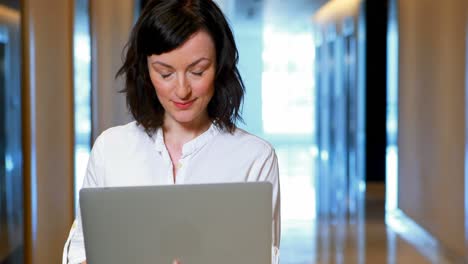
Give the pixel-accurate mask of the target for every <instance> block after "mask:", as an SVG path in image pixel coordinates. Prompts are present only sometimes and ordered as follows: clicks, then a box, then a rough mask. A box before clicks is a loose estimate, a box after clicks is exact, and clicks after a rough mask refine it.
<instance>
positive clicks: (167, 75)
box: [160, 73, 172, 79]
mask: <svg viewBox="0 0 468 264" xmlns="http://www.w3.org/2000/svg"><path fill="white" fill-rule="evenodd" d="M160 75H161V77H162V78H163V79H166V78H169V76H171V75H172V73H166V74H163V73H160Z"/></svg>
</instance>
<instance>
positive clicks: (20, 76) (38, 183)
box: [0, 0, 468, 264]
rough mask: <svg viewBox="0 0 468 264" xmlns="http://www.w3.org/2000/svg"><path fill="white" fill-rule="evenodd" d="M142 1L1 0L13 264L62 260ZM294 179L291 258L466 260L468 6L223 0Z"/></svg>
mask: <svg viewBox="0 0 468 264" xmlns="http://www.w3.org/2000/svg"><path fill="white" fill-rule="evenodd" d="M146 2H147V1H145V0H99V1H97V0H96V1H92V0H60V1H58V0H55V1H54V0H0V264H22V263H27V264H30V263H59V261H60V259H61V258H62V251H63V246H64V242H65V240H66V238H67V235H68V231H69V228H70V226H71V224H72V222H73V219H74V216H75V212H76V210H77V209H76V205H77V199H78V191H79V189H80V188H81V183H82V180H83V176H84V173H85V168H86V164H87V160H88V156H89V152H90V149H91V147H92V145H93V142H94V139H95V138H96V137H97V136H98V135H99V134H100V133H101V132H102V131H103V130H105V129H107V128H109V127H111V126H115V125H120V124H124V123H126V122H128V121H130V120H131V117H130V115H129V113H128V112H127V109H126V106H125V99H124V97H123V96H122V95H121V94H119V93H118V92H117V91H118V90H120V89H121V88H122V87H123V83H122V80H120V79H117V80H116V79H115V78H114V76H115V73H116V72H117V70H118V68H119V67H120V65H121V63H122V49H123V48H124V45H125V43H126V41H127V39H128V36H129V32H130V29H131V27H132V25H133V23H134V22H135V20H136V17H137V16H138V15H139V13H140V11H141V8H142V7H143V6H144V5H145V4H146ZM216 2H217V3H218V5H219V6H220V7H221V9H222V10H223V12H224V13H225V14H226V16H227V17H228V20H229V22H230V25H231V27H232V29H233V31H234V34H235V38H236V42H237V45H238V49H239V55H240V61H239V69H240V72H241V75H242V77H243V79H244V82H245V85H246V91H247V94H246V98H245V102H244V106H243V112H242V113H243V117H244V120H245V123H243V124H239V126H240V127H241V128H243V129H246V130H247V131H249V132H251V133H253V134H256V135H258V136H260V137H262V138H265V139H266V140H268V141H269V142H271V143H272V144H273V145H274V147H275V149H276V153H277V155H278V159H279V165H280V177H281V195H282V197H281V199H282V200H281V203H282V236H281V249H280V250H281V251H280V252H281V256H280V263H285V264H293V263H297V264H299V263H323V264H327V263H359V264H361V263H372V264H373V263H409V264H413V263H468V170H467V169H466V168H467V167H466V165H467V162H466V160H467V157H468V156H467V154H466V153H467V151H466V150H467V147H466V146H467V142H468V141H467V135H468V134H467V132H468V129H467V122H466V120H467V113H468V111H467V110H468V108H467V106H468V105H467V100H466V98H467V94H468V90H467V88H468V79H467V76H468V67H467V62H468V2H467V1H466V0H446V1H437V0H411V1H405V0H380V1H371V0H290V1H281V0H216Z"/></svg>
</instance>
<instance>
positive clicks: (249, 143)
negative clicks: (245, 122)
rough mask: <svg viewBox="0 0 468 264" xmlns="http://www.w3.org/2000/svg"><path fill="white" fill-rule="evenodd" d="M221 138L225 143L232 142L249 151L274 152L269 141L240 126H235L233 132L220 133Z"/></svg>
mask: <svg viewBox="0 0 468 264" xmlns="http://www.w3.org/2000/svg"><path fill="white" fill-rule="evenodd" d="M222 140H223V141H224V142H223V143H225V144H232V145H234V146H236V147H237V148H240V149H245V150H246V151H249V152H257V153H258V152H260V153H265V154H267V155H270V154H272V153H274V152H275V150H274V148H273V146H272V145H271V144H270V142H268V141H267V140H265V139H263V138H261V137H259V136H256V135H254V134H252V133H250V132H247V131H246V130H244V129H241V128H236V129H235V130H234V132H233V133H229V132H224V133H222Z"/></svg>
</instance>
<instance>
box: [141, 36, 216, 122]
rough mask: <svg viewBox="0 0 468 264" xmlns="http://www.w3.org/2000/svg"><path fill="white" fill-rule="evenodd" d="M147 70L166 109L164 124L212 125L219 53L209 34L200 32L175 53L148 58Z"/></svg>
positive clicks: (173, 51) (174, 51)
mask: <svg viewBox="0 0 468 264" xmlns="http://www.w3.org/2000/svg"><path fill="white" fill-rule="evenodd" d="M148 70H149V74H150V78H151V82H152V83H153V86H154V87H155V90H156V94H157V96H158V99H159V102H161V105H162V106H163V107H164V110H165V113H164V124H165V125H170V123H172V122H176V123H178V124H182V125H184V126H204V125H206V124H207V123H210V122H211V121H210V120H209V117H208V112H207V106H208V103H209V102H210V100H211V98H212V97H213V94H214V89H215V87H214V80H215V74H216V50H215V45H214V43H213V40H212V39H211V36H210V35H209V34H208V33H206V32H205V31H199V32H197V33H195V34H193V35H192V36H191V37H190V38H189V39H188V40H187V41H186V42H185V43H184V44H183V45H182V46H180V47H178V48H177V49H175V50H172V51H170V52H167V53H163V54H160V55H151V56H148Z"/></svg>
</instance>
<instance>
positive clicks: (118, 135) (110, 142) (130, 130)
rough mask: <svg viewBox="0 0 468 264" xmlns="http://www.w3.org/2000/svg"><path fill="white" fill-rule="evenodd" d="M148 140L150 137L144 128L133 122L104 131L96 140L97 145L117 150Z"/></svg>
mask: <svg viewBox="0 0 468 264" xmlns="http://www.w3.org/2000/svg"><path fill="white" fill-rule="evenodd" d="M148 139H150V137H149V136H148V134H146V132H145V130H144V129H143V127H141V126H139V125H138V124H137V122H136V121H132V122H129V123H127V124H125V125H120V126H114V127H111V128H108V129H106V130H104V131H103V132H102V133H101V134H100V135H99V136H98V137H97V138H96V142H95V145H98V146H100V147H106V148H107V147H111V148H115V147H121V146H130V145H134V144H135V143H138V142H141V141H142V140H148Z"/></svg>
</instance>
